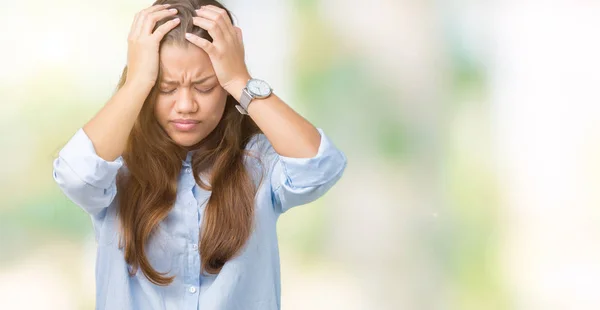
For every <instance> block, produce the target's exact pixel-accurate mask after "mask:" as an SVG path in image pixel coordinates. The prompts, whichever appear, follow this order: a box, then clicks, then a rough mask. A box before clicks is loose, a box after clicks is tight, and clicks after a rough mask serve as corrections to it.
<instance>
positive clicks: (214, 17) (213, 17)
mask: <svg viewBox="0 0 600 310" xmlns="http://www.w3.org/2000/svg"><path fill="white" fill-rule="evenodd" d="M196 14H198V17H202V18H205V19H207V20H210V21H213V22H215V23H216V24H217V26H218V27H219V29H221V33H222V34H223V35H225V36H227V35H233V34H234V32H233V31H232V29H231V28H230V26H229V27H228V26H227V21H226V20H225V19H224V18H223V16H221V15H220V14H219V13H217V12H215V11H211V10H209V9H200V10H197V11H196ZM225 39H230V38H225Z"/></svg>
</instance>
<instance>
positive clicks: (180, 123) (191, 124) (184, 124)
mask: <svg viewBox="0 0 600 310" xmlns="http://www.w3.org/2000/svg"><path fill="white" fill-rule="evenodd" d="M171 123H173V127H175V129H177V130H178V131H184V132H185V131H192V130H194V129H196V127H198V124H199V123H200V122H199V121H196V120H174V121H171Z"/></svg>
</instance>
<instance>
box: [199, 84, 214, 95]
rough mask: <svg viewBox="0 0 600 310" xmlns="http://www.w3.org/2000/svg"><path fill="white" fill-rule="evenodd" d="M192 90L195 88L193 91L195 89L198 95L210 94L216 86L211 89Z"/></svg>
mask: <svg viewBox="0 0 600 310" xmlns="http://www.w3.org/2000/svg"><path fill="white" fill-rule="evenodd" d="M194 88H195V89H196V90H197V91H198V92H199V93H202V94H208V93H211V92H212V91H213V90H214V89H215V88H217V87H216V86H213V87H211V88H209V89H201V88H197V87H194Z"/></svg>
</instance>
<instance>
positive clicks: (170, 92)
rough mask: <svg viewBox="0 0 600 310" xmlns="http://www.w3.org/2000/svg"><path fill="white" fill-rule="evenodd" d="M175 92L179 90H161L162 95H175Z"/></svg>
mask: <svg viewBox="0 0 600 310" xmlns="http://www.w3.org/2000/svg"><path fill="white" fill-rule="evenodd" d="M175 90H177V88H173V89H171V90H165V89H161V90H160V93H161V94H165V95H169V94H172V93H174V92H175Z"/></svg>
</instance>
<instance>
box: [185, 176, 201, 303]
mask: <svg viewBox="0 0 600 310" xmlns="http://www.w3.org/2000/svg"><path fill="white" fill-rule="evenodd" d="M183 171H184V177H183V181H184V183H185V190H184V191H183V196H184V197H182V198H184V203H185V210H186V213H187V214H188V216H185V226H186V228H187V229H186V230H187V232H188V233H187V238H186V239H187V244H186V260H185V261H186V262H185V266H184V270H185V273H184V283H185V286H184V289H185V295H184V296H185V297H184V304H185V309H197V307H198V299H199V292H200V255H199V251H198V236H199V231H200V227H199V225H198V201H197V199H196V197H194V194H193V189H194V187H195V184H196V181H195V180H194V177H193V175H192V168H191V167H190V166H189V165H184V167H183Z"/></svg>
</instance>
